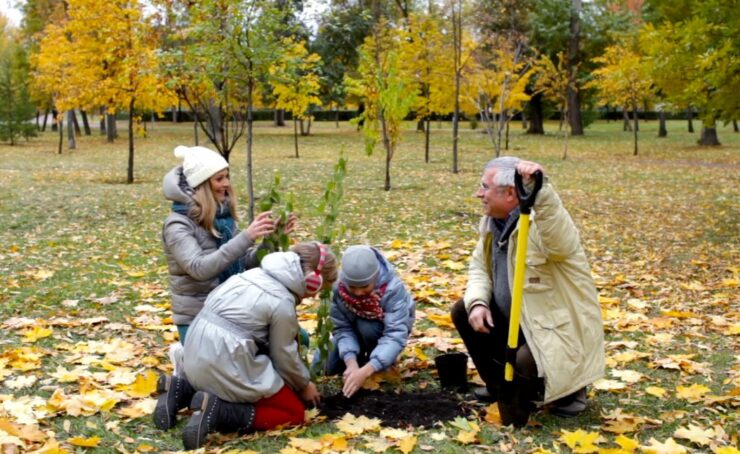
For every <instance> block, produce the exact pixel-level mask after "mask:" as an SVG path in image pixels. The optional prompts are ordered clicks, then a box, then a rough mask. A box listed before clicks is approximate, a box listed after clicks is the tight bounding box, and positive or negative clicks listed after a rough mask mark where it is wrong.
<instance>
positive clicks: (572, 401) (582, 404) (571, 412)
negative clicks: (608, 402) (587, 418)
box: [550, 388, 588, 418]
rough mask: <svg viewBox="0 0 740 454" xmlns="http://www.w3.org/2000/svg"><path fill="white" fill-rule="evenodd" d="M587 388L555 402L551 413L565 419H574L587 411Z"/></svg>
mask: <svg viewBox="0 0 740 454" xmlns="http://www.w3.org/2000/svg"><path fill="white" fill-rule="evenodd" d="M587 400H588V399H587V396H586V388H581V389H579V390H578V391H576V392H574V393H573V394H571V395H569V396H565V397H563V398H562V399H558V400H556V401H555V402H553V405H552V407H551V408H550V413H552V414H553V415H556V416H561V417H563V418H573V417H575V416H578V415H580V414H581V413H583V411H584V410H585V409H586V402H587Z"/></svg>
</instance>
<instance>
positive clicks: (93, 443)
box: [67, 437, 100, 448]
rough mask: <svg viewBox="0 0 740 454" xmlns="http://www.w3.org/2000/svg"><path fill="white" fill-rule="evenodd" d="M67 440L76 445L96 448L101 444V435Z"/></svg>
mask: <svg viewBox="0 0 740 454" xmlns="http://www.w3.org/2000/svg"><path fill="white" fill-rule="evenodd" d="M67 441H68V442H69V443H70V444H72V445H74V446H82V447H83V448H96V447H97V446H98V445H99V444H100V437H90V438H82V437H72V438H70V439H68V440H67Z"/></svg>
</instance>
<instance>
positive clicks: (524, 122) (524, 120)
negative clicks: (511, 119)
mask: <svg viewBox="0 0 740 454" xmlns="http://www.w3.org/2000/svg"><path fill="white" fill-rule="evenodd" d="M521 115H522V129H523V130H525V131H526V130H527V129H529V125H528V123H529V122H528V121H527V113H526V111H525V110H524V109H522V113H521Z"/></svg>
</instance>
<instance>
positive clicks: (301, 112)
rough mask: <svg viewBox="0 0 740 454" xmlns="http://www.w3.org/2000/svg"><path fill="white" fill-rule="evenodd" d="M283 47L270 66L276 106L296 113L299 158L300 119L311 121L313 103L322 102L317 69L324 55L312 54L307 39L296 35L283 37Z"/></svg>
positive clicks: (296, 139)
mask: <svg viewBox="0 0 740 454" xmlns="http://www.w3.org/2000/svg"><path fill="white" fill-rule="evenodd" d="M282 47H283V49H284V50H283V53H282V54H281V55H280V57H279V58H278V59H277V60H276V61H275V62H274V63H273V64H272V65H271V66H270V68H269V73H270V76H271V80H270V82H271V85H272V94H273V95H274V96H275V98H276V101H277V102H276V107H277V108H278V109H285V110H287V111H289V112H290V113H291V114H292V115H293V138H294V143H295V157H296V158H298V120H299V119H300V120H301V122H302V121H303V120H306V119H308V120H309V121H310V118H311V114H310V112H309V109H310V107H311V106H312V105H314V106H319V105H321V99H319V97H318V94H319V91H320V89H321V85H320V84H319V75H318V73H317V68H318V65H319V63H320V62H321V57H319V56H318V55H317V54H314V53H311V54H309V52H308V49H306V44H305V42H303V41H295V40H294V39H293V38H285V39H283V45H282ZM301 132H303V127H301Z"/></svg>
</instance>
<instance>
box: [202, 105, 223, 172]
mask: <svg viewBox="0 0 740 454" xmlns="http://www.w3.org/2000/svg"><path fill="white" fill-rule="evenodd" d="M208 104H209V105H208V118H207V120H208V129H209V130H210V131H211V138H213V141H214V142H215V144H214V145H216V148H218V150H219V151H220V152H222V153H226V151H227V150H226V148H227V147H226V146H225V142H224V134H223V132H224V124H223V123H224V115H223V109H221V106H219V105H216V103H215V102H214V101H213V100H210V101H209V103H208ZM224 158H226V160H227V161H228V158H227V156H224Z"/></svg>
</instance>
